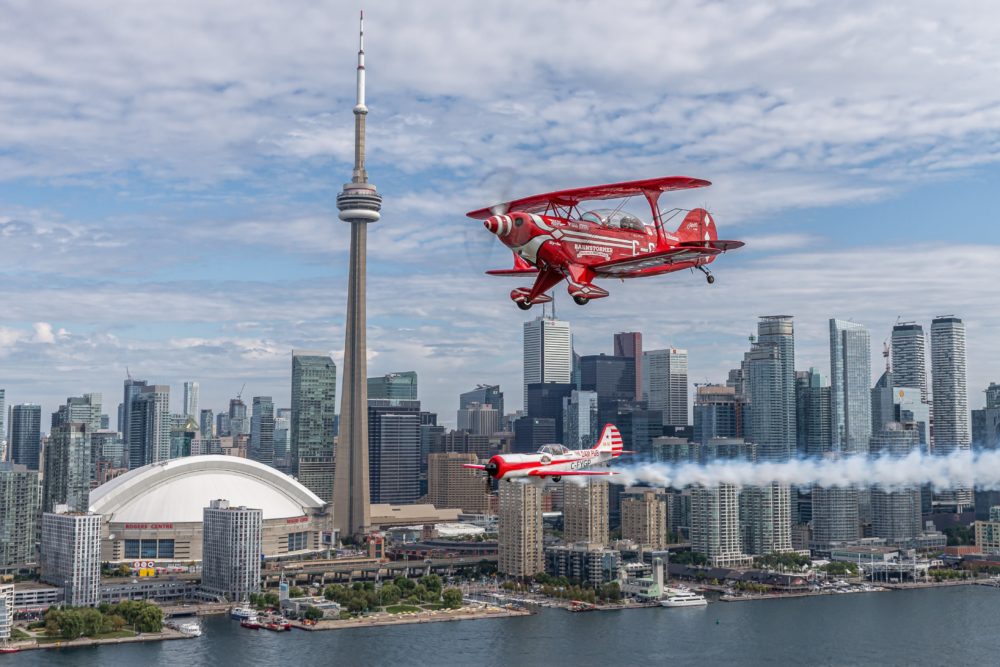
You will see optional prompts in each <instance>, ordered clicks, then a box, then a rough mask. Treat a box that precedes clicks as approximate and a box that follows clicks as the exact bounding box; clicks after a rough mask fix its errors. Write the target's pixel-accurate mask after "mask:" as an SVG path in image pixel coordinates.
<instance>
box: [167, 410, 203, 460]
mask: <svg viewBox="0 0 1000 667" xmlns="http://www.w3.org/2000/svg"><path fill="white" fill-rule="evenodd" d="M179 421H180V423H177V422H175V423H174V426H173V428H171V429H170V458H172V459H179V458H181V457H184V456H197V455H199V454H207V453H208V452H203V451H202V448H201V446H202V441H201V430H200V427H199V426H198V422H197V421H195V419H194V417H184V416H183V415H181V416H180V420H179Z"/></svg>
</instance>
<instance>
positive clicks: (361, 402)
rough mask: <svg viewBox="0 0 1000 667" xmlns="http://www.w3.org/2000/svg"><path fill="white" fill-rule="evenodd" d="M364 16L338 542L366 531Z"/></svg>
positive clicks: (346, 207)
mask: <svg viewBox="0 0 1000 667" xmlns="http://www.w3.org/2000/svg"><path fill="white" fill-rule="evenodd" d="M367 114H368V107H366V106H365V15H364V12H362V13H361V36H360V42H359V48H358V91H357V104H355V105H354V173H353V175H352V176H351V182H350V183H347V184H346V185H344V190H343V192H341V193H340V194H339V195H337V208H338V209H340V219H341V220H343V221H344V222H347V223H350V225H351V266H350V273H349V274H348V285H347V321H346V325H345V329H346V332H345V340H344V365H343V378H344V381H343V386H342V387H341V399H340V400H341V403H340V434H339V437H338V439H337V456H336V461H335V464H334V465H335V466H336V470H335V474H334V480H333V520H334V525H335V527H336V528H337V529H338V530H339V531H340V536H341V538H346V537H360V536H362V535H364V534H365V533H367V532H368V530H369V528H370V527H371V494H370V491H369V488H368V361H367V359H366V356H365V354H366V351H367V349H366V347H367V346H366V344H365V271H366V267H365V255H366V245H367V240H368V225H369V224H370V223H373V222H378V220H379V218H380V217H381V216H380V215H379V210H380V209H381V208H382V196H381V195H379V194H378V192H376V191H375V186H374V185H372V184H371V183H369V182H368V173H367V172H366V171H365V116H366V115H367Z"/></svg>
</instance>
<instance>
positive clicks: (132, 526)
mask: <svg viewBox="0 0 1000 667" xmlns="http://www.w3.org/2000/svg"><path fill="white" fill-rule="evenodd" d="M173 527H174V524H172V523H126V524H125V530H157V529H160V528H173Z"/></svg>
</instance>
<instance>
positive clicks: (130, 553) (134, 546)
mask: <svg viewBox="0 0 1000 667" xmlns="http://www.w3.org/2000/svg"><path fill="white" fill-rule="evenodd" d="M138 557H139V540H125V558H138Z"/></svg>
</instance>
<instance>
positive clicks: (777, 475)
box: [608, 451, 1000, 491]
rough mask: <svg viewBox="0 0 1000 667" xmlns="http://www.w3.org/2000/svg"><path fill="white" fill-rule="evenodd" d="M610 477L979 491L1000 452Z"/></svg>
mask: <svg viewBox="0 0 1000 667" xmlns="http://www.w3.org/2000/svg"><path fill="white" fill-rule="evenodd" d="M612 467H613V469H614V470H615V471H616V472H618V473H619V474H617V475H612V476H610V477H609V478H608V479H609V480H611V481H612V482H613V483H615V484H625V485H634V484H647V485H651V486H660V487H667V486H669V487H673V488H675V489H681V488H685V487H689V486H703V487H708V488H714V487H716V486H718V485H719V484H732V485H735V486H739V487H743V486H763V485H766V484H770V483H772V482H777V483H779V484H787V485H791V486H800V487H806V486H820V487H841V488H844V487H853V488H868V487H878V488H881V489H884V490H886V491H895V490H899V489H902V488H906V487H914V486H920V485H923V484H930V485H931V486H932V487H933V488H934V489H935V490H937V491H942V490H946V489H954V488H972V487H976V488H979V489H982V490H986V491H993V490H1000V451H984V452H971V451H957V452H954V453H953V454H950V455H948V456H929V455H926V454H921V453H920V452H912V453H910V454H909V455H907V456H905V457H888V456H887V457H880V458H867V457H865V456H850V457H845V458H840V459H795V460H792V461H787V462H783V463H750V462H747V461H737V460H720V461H716V462H713V463H708V464H704V465H699V464H693V463H682V464H677V465H675V464H669V463H640V464H635V465H631V466H624V467H619V466H618V465H615V464H612Z"/></svg>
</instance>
